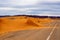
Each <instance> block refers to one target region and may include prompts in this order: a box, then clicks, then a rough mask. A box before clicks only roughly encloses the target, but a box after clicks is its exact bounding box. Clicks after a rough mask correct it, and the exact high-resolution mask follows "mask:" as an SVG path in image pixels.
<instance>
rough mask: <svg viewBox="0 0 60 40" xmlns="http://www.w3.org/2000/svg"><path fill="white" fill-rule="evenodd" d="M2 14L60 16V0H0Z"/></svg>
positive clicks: (0, 12) (0, 13) (0, 14)
mask: <svg viewBox="0 0 60 40" xmlns="http://www.w3.org/2000/svg"><path fill="white" fill-rule="evenodd" d="M2 15H39V16H40V15H59V16H60V0H0V16H2Z"/></svg>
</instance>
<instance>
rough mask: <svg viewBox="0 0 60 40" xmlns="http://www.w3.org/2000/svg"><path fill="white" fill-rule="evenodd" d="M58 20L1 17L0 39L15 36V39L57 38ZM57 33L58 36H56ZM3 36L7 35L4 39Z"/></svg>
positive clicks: (12, 39)
mask: <svg viewBox="0 0 60 40" xmlns="http://www.w3.org/2000/svg"><path fill="white" fill-rule="evenodd" d="M59 20H60V19H59V18H39V17H29V16H9V17H1V18H0V35H1V36H0V40H15V38H16V40H57V39H58V40H59V39H60V38H59V37H60V35H59V33H60V32H59V30H60V29H59V28H60V26H59V23H60V22H59ZM51 32H53V33H51ZM56 32H57V33H56ZM50 33H51V35H50ZM13 34H14V35H15V34H16V37H14V35H13ZM57 34H58V35H59V36H57ZM17 35H20V36H17ZM28 35H29V36H28ZM39 35H40V36H39ZM49 35H50V36H51V37H50V38H48V37H49ZM9 36H11V37H12V38H10V37H9ZM26 36H28V37H26ZM53 36H54V37H53ZM5 37H7V39H4V38H5ZM8 37H9V38H8ZM56 37H58V38H56ZM35 38H36V39H35Z"/></svg>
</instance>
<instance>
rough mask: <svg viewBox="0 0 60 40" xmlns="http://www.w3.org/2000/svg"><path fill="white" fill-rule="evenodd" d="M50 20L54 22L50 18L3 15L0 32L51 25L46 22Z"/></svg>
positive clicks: (0, 21)
mask: <svg viewBox="0 0 60 40" xmlns="http://www.w3.org/2000/svg"><path fill="white" fill-rule="evenodd" d="M50 22H53V20H52V19H50V18H33V17H26V16H12V17H3V18H0V34H1V33H5V32H11V31H18V30H27V29H30V30H31V29H38V28H41V27H49V26H48V25H46V24H48V23H50Z"/></svg>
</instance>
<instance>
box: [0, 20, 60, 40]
mask: <svg viewBox="0 0 60 40" xmlns="http://www.w3.org/2000/svg"><path fill="white" fill-rule="evenodd" d="M59 23H60V22H58V21H56V22H54V23H51V24H50V27H51V28H42V29H35V30H22V31H17V32H11V33H8V34H6V35H4V36H0V40H60V25H59Z"/></svg>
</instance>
